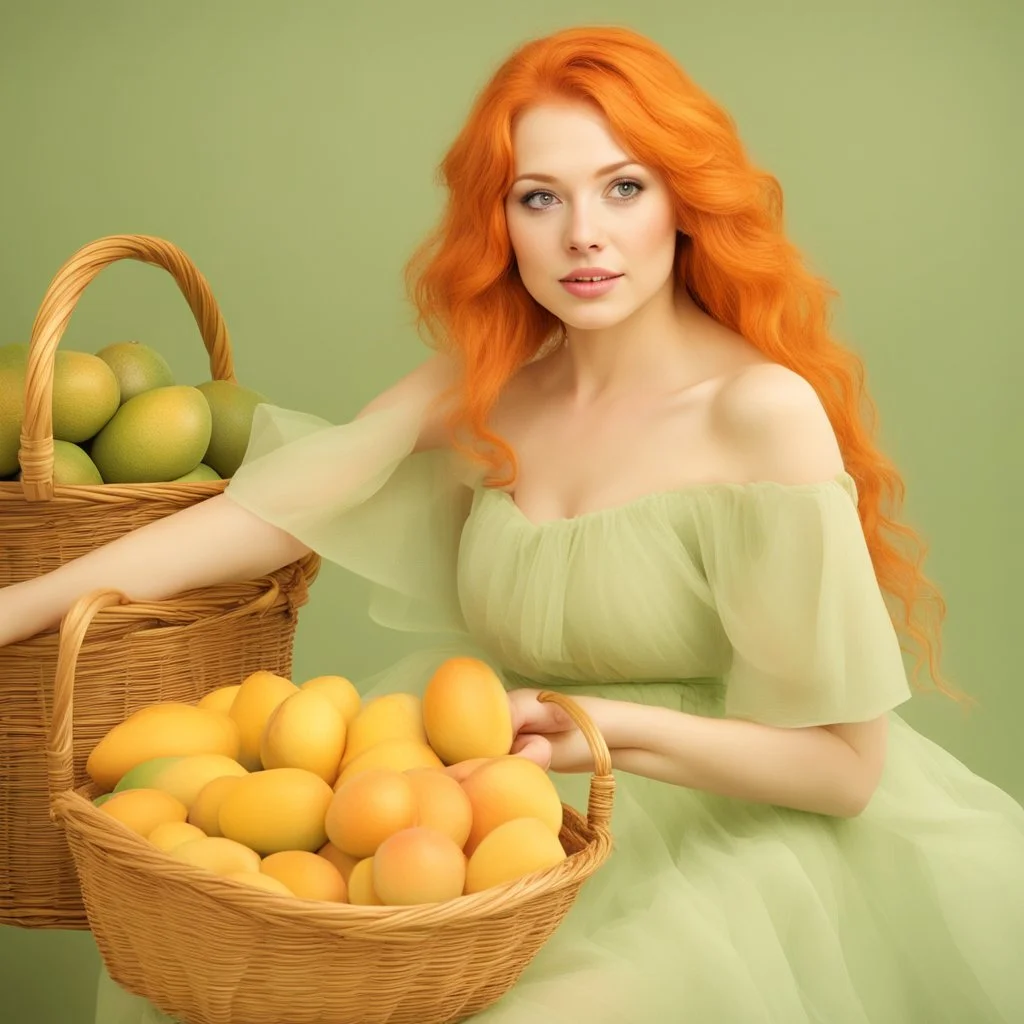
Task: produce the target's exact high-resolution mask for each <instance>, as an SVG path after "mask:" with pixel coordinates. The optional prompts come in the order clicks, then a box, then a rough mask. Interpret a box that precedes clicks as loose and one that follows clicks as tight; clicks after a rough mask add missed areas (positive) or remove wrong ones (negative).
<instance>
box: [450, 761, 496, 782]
mask: <svg viewBox="0 0 1024 1024" xmlns="http://www.w3.org/2000/svg"><path fill="white" fill-rule="evenodd" d="M493 760H494V758H493V757H471V758H469V759H468V760H466V761H456V762H455V763H454V764H449V765H445V767H444V773H445V775H448V776H450V777H451V778H453V779H454V780H455V781H456V782H462V781H463V779H467V778H469V776H470V775H472V774H473V772H475V771H476V770H477V768H479V767H480V766H481V765H484V764H487V762H488V761H493Z"/></svg>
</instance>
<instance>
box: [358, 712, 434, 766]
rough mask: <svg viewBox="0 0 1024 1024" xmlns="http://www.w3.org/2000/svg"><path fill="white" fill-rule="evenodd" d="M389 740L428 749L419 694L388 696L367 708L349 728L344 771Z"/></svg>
mask: <svg viewBox="0 0 1024 1024" xmlns="http://www.w3.org/2000/svg"><path fill="white" fill-rule="evenodd" d="M387 740H416V741H417V742H419V743H422V744H423V745H424V746H426V745H427V733H426V730H425V729H424V728H423V706H422V703H421V702H420V699H419V697H417V696H416V695H415V694H412V693H388V694H385V695H384V696H383V697H376V698H374V699H373V700H371V701H370V702H369V703H368V704H366V705H365V706H364V707H363V709H362V711H360V712H359V714H358V715H356V717H355V718H353V719H352V722H351V724H350V725H349V727H348V739H347V740H346V741H345V754H344V756H343V757H342V760H341V770H342V771H344V770H345V769H346V768H347V767H348V766H349V765H350V764H351V763H352V762H353V761H354V760H355V759H356V758H357V757H358V756H359V755H360V754H362V753H363V752H364V751H366V750H369V749H370V747H372V746H374V745H375V744H377V743H384V742H385V741H387Z"/></svg>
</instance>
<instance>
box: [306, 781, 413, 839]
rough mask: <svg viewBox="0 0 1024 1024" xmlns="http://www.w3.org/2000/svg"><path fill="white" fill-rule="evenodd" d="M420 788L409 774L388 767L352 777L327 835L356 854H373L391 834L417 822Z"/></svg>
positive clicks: (338, 796) (333, 808)
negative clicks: (417, 803)
mask: <svg viewBox="0 0 1024 1024" xmlns="http://www.w3.org/2000/svg"><path fill="white" fill-rule="evenodd" d="M416 815H417V807H416V791H415V789H413V786H412V783H411V782H410V781H409V777H408V776H407V775H404V774H403V773H402V772H396V771H390V770H389V769H386V768H373V769H371V770H370V771H366V772H362V773H361V774H359V775H357V776H355V777H354V778H352V779H349V781H348V782H346V783H345V785H343V786H342V787H341V788H340V789H339V790H338V792H337V793H335V794H334V796H333V798H332V800H331V802H330V806H329V807H328V809H327V813H326V815H325V819H324V827H325V828H326V830H327V838H328V839H330V841H331V842H332V843H333V844H334V845H335V846H336V847H337V848H338V849H339V850H342V851H343V852H344V853H347V854H349V855H350V856H352V857H371V856H372V855H373V852H374V851H375V850H376V849H377V847H378V846H380V844H381V843H382V842H384V840H385V839H387V837H388V836H390V835H392V834H393V833H395V832H400V831H401V830H402V829H403V828H411V827H412V826H413V825H415V824H416Z"/></svg>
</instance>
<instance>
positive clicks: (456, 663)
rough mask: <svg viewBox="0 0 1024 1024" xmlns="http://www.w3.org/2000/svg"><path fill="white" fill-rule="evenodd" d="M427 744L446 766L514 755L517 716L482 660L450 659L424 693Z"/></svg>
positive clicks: (505, 694)
mask: <svg viewBox="0 0 1024 1024" xmlns="http://www.w3.org/2000/svg"><path fill="white" fill-rule="evenodd" d="M423 725H424V728H425V729H426V733H427V740H428V741H429V743H430V745H431V747H433V748H434V750H436V751H437V753H438V756H439V757H440V758H441V760H442V761H444V763H445V764H455V763H456V762H457V761H468V760H470V759H471V758H477V757H499V756H500V755H502V754H507V753H508V752H509V750H511V749H512V711H511V708H510V707H509V702H508V694H507V693H506V692H505V687H504V686H502V684H501V680H500V679H499V678H498V676H497V674H496V673H495V672H494V670H493V669H492V668H491V667H490V666H489V665H488V664H487V663H486V662H483V661H481V660H480V659H479V658H449V659H448V660H447V661H445V662H444V664H442V665H441V666H440V667H439V668H438V669H437V671H436V672H435V673H434V674H433V676H431V678H430V682H428V683H427V688H426V690H425V691H424V693H423Z"/></svg>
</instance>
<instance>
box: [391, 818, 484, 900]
mask: <svg viewBox="0 0 1024 1024" xmlns="http://www.w3.org/2000/svg"><path fill="white" fill-rule="evenodd" d="M465 884H466V857H465V854H463V852H462V850H461V849H459V847H458V846H456V845H455V843H454V842H453V841H452V839H451V837H450V836H446V835H445V834H444V833H443V832H438V831H436V830H435V829H432V828H424V827H422V826H417V827H415V828H407V829H403V830H402V831H401V832H396V833H395V834H394V835H392V836H389V837H388V838H387V839H385V840H384V842H383V843H381V844H380V846H379V847H378V849H377V852H376V853H375V854H374V855H373V890H374V892H375V893H376V894H377V896H378V898H379V899H380V901H381V902H382V903H383V904H384V905H385V906H388V907H399V906H411V905H414V904H420V903H443V902H445V901H446V900H453V899H455V898H456V897H457V896H461V895H462V890H463V887H464V886H465Z"/></svg>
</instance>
